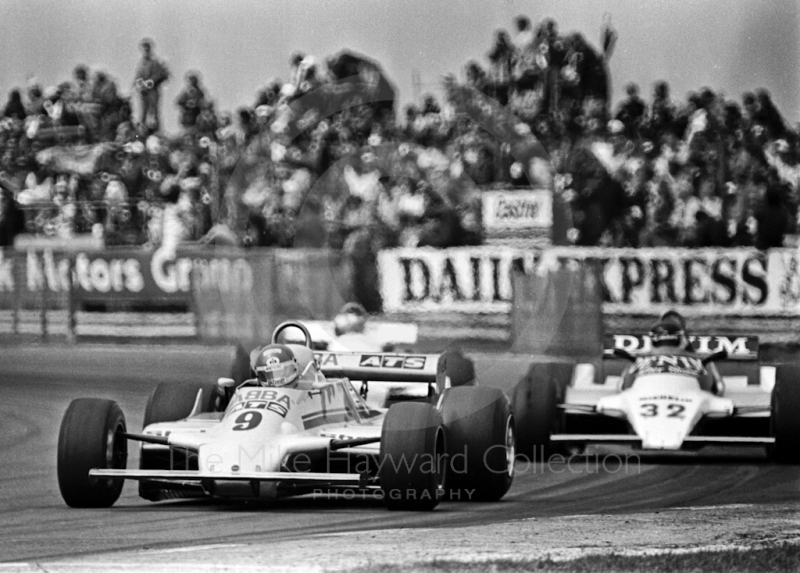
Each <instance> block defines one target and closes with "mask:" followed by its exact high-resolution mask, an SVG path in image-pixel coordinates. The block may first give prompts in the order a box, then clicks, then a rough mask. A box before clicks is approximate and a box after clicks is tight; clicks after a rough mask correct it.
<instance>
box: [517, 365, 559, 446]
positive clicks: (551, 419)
mask: <svg viewBox="0 0 800 573" xmlns="http://www.w3.org/2000/svg"><path fill="white" fill-rule="evenodd" d="M561 370H563V368H561V365H555V364H548V363H543V364H533V365H532V366H531V368H530V370H529V371H528V373H527V374H526V375H525V377H524V378H523V379H522V380H520V381H519V383H518V384H517V385H516V386H515V387H514V390H513V393H512V395H511V405H512V409H513V412H514V421H515V422H516V430H517V444H518V449H519V452H520V453H521V454H522V455H524V456H525V457H527V458H528V459H529V460H532V461H533V460H535V461H543V460H545V459H547V458H548V456H550V455H551V454H552V453H554V448H553V445H552V443H551V442H550V435H551V434H552V433H553V430H554V429H555V427H556V425H557V422H558V400H559V398H558V395H559V385H560V383H559V380H558V377H559V375H561V374H563V373H562V372H561Z"/></svg>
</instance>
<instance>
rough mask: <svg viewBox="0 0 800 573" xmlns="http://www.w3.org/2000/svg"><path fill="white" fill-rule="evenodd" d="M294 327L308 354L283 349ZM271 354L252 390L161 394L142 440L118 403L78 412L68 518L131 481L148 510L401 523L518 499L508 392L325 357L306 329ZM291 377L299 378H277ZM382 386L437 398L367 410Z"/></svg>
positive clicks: (436, 362) (66, 484)
mask: <svg viewBox="0 0 800 573" xmlns="http://www.w3.org/2000/svg"><path fill="white" fill-rule="evenodd" d="M288 328H293V329H299V330H300V331H302V332H303V333H304V335H305V339H304V343H303V344H280V343H278V341H279V340H280V339H281V332H282V331H284V330H286V329H288ZM272 341H273V344H272V345H268V346H266V347H265V348H264V349H263V350H262V353H261V354H260V358H259V360H258V361H257V362H256V364H255V370H256V372H257V377H255V378H252V379H249V380H246V381H245V382H243V383H241V384H237V383H235V382H234V380H233V379H231V378H220V379H219V380H218V381H217V383H216V384H215V383H195V382H186V383H180V384H161V385H159V386H158V387H157V388H156V389H155V390H154V391H153V393H152V394H151V395H150V398H149V400H148V402H147V407H146V409H145V416H144V427H143V429H142V431H141V432H139V433H134V432H130V431H129V430H128V427H127V425H126V422H125V417H124V415H123V413H122V411H121V409H120V407H119V406H118V405H117V404H116V403H115V402H114V401H111V400H104V399H94V398H80V399H76V400H73V401H72V403H71V404H70V405H69V407H68V408H67V410H66V412H65V414H64V418H63V420H62V424H61V430H60V434H59V440H58V482H59V487H60V490H61V494H62V497H63V499H64V501H65V502H66V503H67V505H69V506H71V507H108V506H111V505H113V504H114V503H115V501H116V500H117V499H118V498H119V496H120V493H121V490H122V486H123V483H124V480H136V481H138V482H139V495H140V496H141V497H143V498H145V499H147V500H151V501H160V500H165V499H174V498H186V497H208V496H212V497H217V498H227V499H254V498H262V499H275V498H281V497H285V496H292V495H302V494H308V493H315V492H326V493H327V492H334V493H335V492H371V494H372V495H375V496H376V497H380V498H382V499H383V500H384V503H385V504H386V506H387V507H388V508H389V509H392V510H430V509H433V508H434V507H435V506H436V505H437V504H438V503H439V501H440V500H442V499H443V498H446V499H461V500H484V501H494V500H499V499H500V498H502V497H503V496H504V495H505V493H506V492H507V491H508V489H509V487H510V486H511V483H512V481H513V478H514V459H515V426H514V418H513V415H512V412H511V404H510V402H509V400H508V398H507V397H506V396H505V395H504V394H503V392H502V391H500V390H498V389H495V388H488V387H482V386H477V385H465V386H459V387H451V384H450V381H449V378H448V376H447V371H446V365H445V364H443V362H444V360H443V356H442V355H436V354H428V355H426V354H392V353H360V352H316V353H315V352H314V351H313V349H312V347H313V341H312V339H311V336H310V334H309V332H308V329H306V328H305V326H304V325H303V324H302V323H299V322H287V323H283V324H282V325H280V326H279V327H278V328H277V329H276V330H275V331H274V333H273V336H272ZM281 369H285V372H288V373H289V374H285V375H281V376H280V377H275V376H276V375H275V372H283V370H281ZM270 380H271V381H273V382H276V381H278V380H280V381H281V382H280V384H277V383H276V384H275V385H266V384H265V383H264V382H265V381H270ZM287 382H291V384H288V383H287ZM382 382H402V383H405V384H409V385H421V386H422V387H425V388H427V393H426V395H425V396H424V397H423V398H422V399H417V400H415V401H406V402H399V403H396V404H393V405H392V406H391V407H389V408H388V409H383V408H373V407H370V406H369V405H368V403H367V402H366V401H365V400H364V397H365V396H366V395H367V394H368V393H369V391H370V390H369V389H370V387H371V386H375V385H378V384H380V383H382ZM129 441H133V442H138V443H139V444H140V465H139V468H138V469H127V468H126V465H127V462H126V460H127V454H128V442H129Z"/></svg>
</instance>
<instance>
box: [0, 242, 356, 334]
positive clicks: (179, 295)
mask: <svg viewBox="0 0 800 573" xmlns="http://www.w3.org/2000/svg"><path fill="white" fill-rule="evenodd" d="M351 275H352V271H351V268H350V266H349V264H348V262H347V261H346V259H344V258H343V257H342V255H341V253H340V252H336V251H327V250H288V249H251V250H248V251H242V250H224V249H185V250H179V251H177V252H170V251H167V250H156V251H144V250H137V249H106V250H102V251H93V250H85V251H72V252H70V251H57V250H52V249H42V250H37V249H30V250H27V251H15V250H6V251H0V334H3V335H9V336H13V337H32V338H35V339H48V338H53V337H59V338H62V337H63V338H64V339H66V340H78V339H94V338H103V339H114V338H136V339H140V338H151V339H154V338H161V339H170V340H175V339H193V340H202V341H205V342H215V341H230V340H239V341H242V342H248V343H249V342H251V341H262V340H264V338H265V337H268V336H269V334H270V333H271V332H272V330H273V328H274V327H275V326H276V325H277V324H278V323H280V322H281V321H282V320H285V319H288V318H301V319H302V318H304V319H325V318H330V317H332V316H333V315H334V314H335V312H336V311H337V310H338V309H339V308H341V306H342V305H343V304H344V302H347V301H349V300H351V299H352V294H351V289H352V283H353V281H352V277H351Z"/></svg>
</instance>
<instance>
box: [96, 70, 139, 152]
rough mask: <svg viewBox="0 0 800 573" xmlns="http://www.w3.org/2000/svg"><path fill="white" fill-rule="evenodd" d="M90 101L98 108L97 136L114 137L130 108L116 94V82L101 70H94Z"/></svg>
mask: <svg viewBox="0 0 800 573" xmlns="http://www.w3.org/2000/svg"><path fill="white" fill-rule="evenodd" d="M92 101H93V102H94V103H95V105H96V106H97V108H98V112H97V113H98V114H99V117H98V122H97V125H98V130H99V134H98V136H99V138H100V139H101V140H104V141H110V140H112V139H114V136H115V135H116V133H117V128H118V127H119V125H120V124H121V123H122V122H123V121H125V119H126V115H127V113H129V111H130V109H129V108H128V107H127V104H125V103H124V102H123V101H122V100H121V99H120V98H119V96H118V95H117V84H116V83H115V82H114V80H112V79H111V78H109V77H108V74H106V72H104V71H103V70H98V71H97V72H95V75H94V82H93V85H92ZM123 108H124V109H123Z"/></svg>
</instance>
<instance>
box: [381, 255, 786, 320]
mask: <svg viewBox="0 0 800 573" xmlns="http://www.w3.org/2000/svg"><path fill="white" fill-rule="evenodd" d="M378 260H379V270H380V276H381V294H382V295H383V302H384V310H385V311H387V312H409V311H415V310H442V311H456V312H488V313H503V312H508V311H509V310H510V305H511V301H512V297H513V293H512V292H511V284H512V281H511V275H512V273H513V272H522V273H526V274H530V273H533V272H539V273H542V272H547V269H548V268H549V267H551V266H552V265H559V264H568V263H569V261H590V262H593V263H595V264H596V265H597V267H598V268H599V269H600V277H601V285H602V291H603V300H604V307H603V310H604V311H606V312H610V313H643V314H655V313H658V312H661V311H663V310H666V309H668V308H677V309H679V310H684V311H687V312H692V311H697V312H709V313H718V312H721V313H728V314H738V315H748V314H753V315H768V314H773V315H774V314H785V313H790V314H800V276H799V275H798V270H797V267H798V264H797V258H796V253H795V251H792V250H788V249H778V250H773V251H769V252H763V251H756V250H750V249H727V250H725V249H703V250H699V249H698V250H693V249H598V248H585V249H580V248H552V249H547V250H520V249H513V248H502V249H498V248H488V247H475V248H454V249H444V250H433V249H397V250H389V251H383V252H381V253H380V255H379V259H378Z"/></svg>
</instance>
